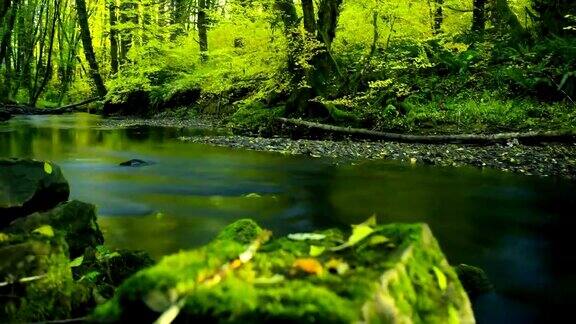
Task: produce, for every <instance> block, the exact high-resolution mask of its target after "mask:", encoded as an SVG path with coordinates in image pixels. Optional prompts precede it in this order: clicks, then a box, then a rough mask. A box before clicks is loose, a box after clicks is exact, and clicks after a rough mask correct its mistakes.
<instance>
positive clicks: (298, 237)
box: [288, 233, 326, 241]
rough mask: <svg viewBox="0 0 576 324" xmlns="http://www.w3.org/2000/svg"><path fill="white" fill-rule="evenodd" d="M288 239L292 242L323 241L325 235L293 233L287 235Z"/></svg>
mask: <svg viewBox="0 0 576 324" xmlns="http://www.w3.org/2000/svg"><path fill="white" fill-rule="evenodd" d="M288 238H289V239H291V240H294V241H320V240H323V239H325V238H326V235H324V234H317V233H294V234H288Z"/></svg>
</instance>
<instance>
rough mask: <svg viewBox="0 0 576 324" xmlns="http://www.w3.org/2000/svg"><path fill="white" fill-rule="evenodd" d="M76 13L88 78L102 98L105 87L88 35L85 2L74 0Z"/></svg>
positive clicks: (104, 93)
mask: <svg viewBox="0 0 576 324" xmlns="http://www.w3.org/2000/svg"><path fill="white" fill-rule="evenodd" d="M75 1H76V11H77V13H78V23H79V24H80V36H81V37H82V46H83V47H84V56H86V61H88V66H89V67H90V76H91V77H92V80H93V81H94V86H95V88H96V92H97V93H98V96H100V97H104V96H105V95H106V87H105V86H104V81H103V80H102V76H101V75H100V71H99V69H98V62H97V61H96V55H95V54H94V47H93V46H92V36H91V35H90V27H89V25H88V13H87V11H86V1H85V0H75Z"/></svg>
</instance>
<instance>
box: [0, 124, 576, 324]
mask: <svg viewBox="0 0 576 324" xmlns="http://www.w3.org/2000/svg"><path fill="white" fill-rule="evenodd" d="M99 121H100V118H99V117H97V116H93V115H87V114H75V115H67V116H31V117H16V118H14V119H12V120H10V121H9V122H5V123H0V157H32V158H36V159H46V160H51V161H54V162H55V163H57V164H59V165H60V166H61V167H62V169H63V171H64V174H65V175H66V177H67V179H68V180H69V182H70V183H71V187H72V198H74V199H80V200H83V201H87V202H92V203H94V204H96V205H97V206H98V209H99V223H100V224H101V227H102V229H103V231H104V235H105V238H106V243H107V244H108V245H110V246H112V247H118V248H130V249H144V250H147V251H149V252H150V253H151V254H152V255H154V256H155V257H157V258H159V257H161V256H162V255H166V254H169V253H173V252H177V251H178V250H180V249H187V248H191V247H196V246H198V245H201V244H203V243H206V242H208V241H209V240H210V239H211V238H213V236H214V235H215V234H216V233H217V232H218V231H219V230H220V229H222V228H223V227H224V226H225V225H226V224H229V223H230V222H232V221H234V220H237V219H240V218H245V217H250V218H253V219H255V220H257V221H258V222H259V223H260V224H262V225H263V226H264V227H267V228H269V229H271V230H273V231H274V232H275V233H276V234H287V233H291V232H301V231H311V230H316V229H321V228H326V227H332V226H339V227H343V228H347V226H348V225H349V224H352V223H357V222H361V221H362V220H364V219H365V218H367V217H369V216H370V215H372V214H376V215H377V216H378V219H379V221H380V222H426V223H428V224H429V225H430V227H431V228H432V230H433V232H434V234H435V236H436V237H437V238H438V240H439V242H440V244H441V246H442V247H443V249H444V252H445V253H446V255H447V256H448V258H449V261H450V262H451V263H452V264H458V263H468V264H472V265H477V266H480V267H482V268H483V269H485V270H486V271H487V273H488V275H489V277H490V278H491V279H492V281H493V282H494V284H495V286H496V287H497V290H498V293H497V294H492V295H488V296H484V297H483V298H482V299H481V300H479V301H478V302H476V303H475V309H476V313H477V317H478V319H479V322H481V323H482V322H483V323H511V322H513V323H515V322H517V323H530V322H543V321H550V320H552V319H557V318H560V316H562V315H564V314H569V313H570V311H571V307H572V306H574V304H575V302H574V300H575V299H576V272H574V271H573V270H572V269H571V266H570V265H571V264H574V261H576V260H575V259H576V257H575V256H576V253H575V251H574V243H573V242H572V235H574V234H573V233H574V226H573V225H574V223H575V221H574V211H575V210H576V202H575V196H576V185H575V184H574V183H571V182H568V181H563V180H558V179H546V178H538V177H525V176H516V175H510V174H506V173H501V172H495V171H482V170H477V169H469V168H458V169H450V168H433V167H412V166H409V165H404V164H399V163H391V162H369V161H358V162H356V163H353V164H352V163H349V162H343V161H335V160H331V159H315V158H312V157H303V156H284V155H281V154H277V153H264V152H251V151H245V150H235V149H228V148H217V147H211V146H206V145H200V144H191V143H183V142H180V141H179V140H178V139H177V138H178V137H179V136H195V135H198V134H201V133H202V132H204V131H201V130H186V129H174V128H158V127H131V128H114V129H110V128H103V127H100V126H99ZM134 158H138V159H142V160H146V161H151V162H153V164H152V165H150V166H146V167H141V168H126V167H120V166H119V165H118V164H119V163H120V162H123V161H126V160H129V159H134Z"/></svg>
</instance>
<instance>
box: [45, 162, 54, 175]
mask: <svg viewBox="0 0 576 324" xmlns="http://www.w3.org/2000/svg"><path fill="white" fill-rule="evenodd" d="M44 172H46V173H47V174H52V165H51V164H50V163H48V162H44Z"/></svg>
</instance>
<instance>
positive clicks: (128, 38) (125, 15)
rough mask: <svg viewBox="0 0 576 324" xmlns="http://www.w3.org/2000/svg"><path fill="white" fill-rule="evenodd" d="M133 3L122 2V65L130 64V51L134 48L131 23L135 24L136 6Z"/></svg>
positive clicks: (130, 1) (129, 0) (124, 0)
mask: <svg viewBox="0 0 576 324" xmlns="http://www.w3.org/2000/svg"><path fill="white" fill-rule="evenodd" d="M132 1H133V0H121V4H120V23H121V24H122V28H121V31H120V64H125V63H126V62H128V51H130V48H131V47H132V33H133V29H134V28H133V27H132V26H130V23H134V10H135V4H134V3H133V2H132ZM136 19H137V18H136Z"/></svg>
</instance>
